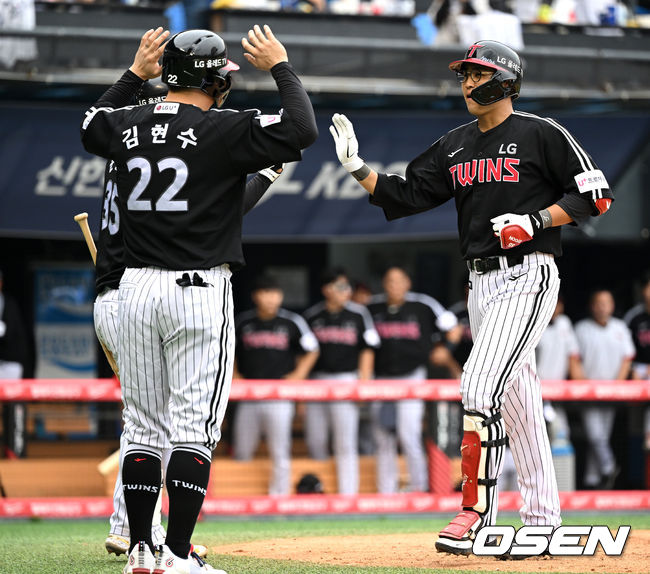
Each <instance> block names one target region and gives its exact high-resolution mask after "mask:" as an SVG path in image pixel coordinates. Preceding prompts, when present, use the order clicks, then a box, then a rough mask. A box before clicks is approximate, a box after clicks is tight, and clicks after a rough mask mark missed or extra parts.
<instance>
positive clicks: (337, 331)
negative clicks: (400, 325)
mask: <svg viewBox="0 0 650 574" xmlns="http://www.w3.org/2000/svg"><path fill="white" fill-rule="evenodd" d="M304 317H305V319H306V320H307V323H308V324H309V326H310V327H311V330H312V331H313V332H314V335H315V336H316V339H318V345H319V347H320V355H319V356H318V361H317V362H316V365H315V366H314V371H315V372H318V373H350V372H354V371H356V370H357V369H358V367H359V353H360V352H361V351H363V350H364V349H368V348H375V347H377V346H379V335H378V334H377V331H376V330H375V327H374V325H373V322H372V318H371V317H370V313H369V312H368V310H367V309H366V308H365V307H363V306H362V305H357V304H355V303H347V304H346V305H345V307H344V308H343V309H342V310H341V311H339V312H338V313H330V312H329V311H328V310H327V308H326V306H325V304H324V303H318V304H317V305H314V306H313V307H311V308H310V309H308V310H307V311H305V313H304Z"/></svg>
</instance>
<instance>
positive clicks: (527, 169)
mask: <svg viewBox="0 0 650 574" xmlns="http://www.w3.org/2000/svg"><path fill="white" fill-rule="evenodd" d="M452 198H453V199H454V200H455V202H456V209H457V211H458V230H459V235H460V249H461V254H462V256H463V258H464V259H472V258H475V257H486V256H495V255H503V253H504V252H503V250H502V249H501V245H500V241H499V238H498V237H495V236H494V232H493V230H492V223H491V222H490V219H492V218H493V217H496V216H498V215H502V214H504V213H516V214H527V213H531V212H536V211H539V210H541V209H546V208H547V207H549V206H550V205H553V204H554V203H556V202H557V203H559V205H560V207H562V208H563V209H564V211H566V212H567V214H568V215H570V216H571V217H572V218H573V220H574V221H576V222H582V221H583V220H584V219H585V214H589V215H593V216H596V215H598V214H599V213H600V211H599V209H602V207H601V204H602V202H603V201H605V200H607V199H609V200H611V199H613V195H612V192H611V190H610V189H609V186H608V184H607V181H606V179H605V177H604V175H603V174H602V172H601V171H600V170H599V169H598V168H597V167H596V165H595V164H594V161H593V160H592V159H591V157H590V156H589V154H588V153H587V152H585V151H584V150H583V149H582V147H581V146H580V144H579V143H578V141H577V140H576V139H575V138H574V137H573V136H572V135H571V134H570V133H569V132H568V131H567V130H566V128H564V127H563V126H561V125H560V124H558V123H557V122H556V121H554V120H552V119H550V118H541V117H539V116H535V115H533V114H527V113H523V112H514V113H513V114H511V115H510V116H509V117H508V118H507V119H506V120H505V121H504V122H502V123H501V124H499V125H498V126H496V127H495V128H493V129H491V130H489V131H487V132H481V131H480V130H479V128H478V124H477V121H476V120H475V121H473V122H471V123H469V124H466V125H463V126H460V127H458V128H456V129H455V130H452V131H450V132H448V133H447V134H446V135H444V136H443V137H441V138H440V139H439V140H438V141H436V142H435V143H434V144H433V145H432V146H431V147H430V148H429V149H427V150H426V151H425V152H424V153H422V154H421V155H419V156H418V157H416V158H415V159H414V160H413V161H411V162H410V163H409V165H408V166H407V168H406V177H405V178H402V177H400V176H398V175H387V174H379V177H378V180H377V185H376V187H375V191H374V195H372V196H370V201H371V203H373V204H375V205H379V206H380V207H382V208H383V209H384V213H385V214H386V217H387V218H388V219H396V218H399V217H405V216H407V215H411V214H414V213H419V212H422V211H426V210H428V209H431V208H433V207H437V206H438V205H441V204H443V203H445V202H446V201H447V200H449V199H452ZM534 251H541V252H544V253H552V254H554V255H556V256H557V255H561V253H562V249H561V243H560V227H553V228H548V229H545V230H542V231H540V232H538V233H536V235H535V236H534V237H533V239H532V240H531V241H526V242H524V243H522V244H521V245H519V246H518V247H515V248H513V249H509V250H508V253H509V254H512V255H515V256H516V255H518V254H526V253H532V252H534Z"/></svg>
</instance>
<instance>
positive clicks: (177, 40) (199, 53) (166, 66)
mask: <svg viewBox="0 0 650 574" xmlns="http://www.w3.org/2000/svg"><path fill="white" fill-rule="evenodd" d="M162 69H163V72H162V81H163V82H164V83H165V84H167V85H168V86H169V87H172V88H197V89H199V90H201V91H203V92H205V93H206V94H208V95H209V96H214V88H215V86H217V87H218V88H219V91H220V92H221V93H223V92H227V91H228V90H229V89H230V72H233V71H235V70H239V66H238V65H237V64H235V63H234V62H232V61H230V60H229V59H228V54H227V50H226V43H225V42H224V41H223V40H222V39H221V37H220V36H218V35H217V34H215V33H214V32H212V31H211V30H187V31H185V32H179V33H178V34H175V35H174V36H172V37H171V38H170V39H169V41H168V42H167V45H166V46H165V51H164V52H163V60H162Z"/></svg>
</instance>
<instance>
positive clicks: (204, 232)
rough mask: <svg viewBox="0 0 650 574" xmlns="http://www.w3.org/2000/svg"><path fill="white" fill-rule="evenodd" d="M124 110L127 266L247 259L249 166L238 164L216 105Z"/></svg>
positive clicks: (121, 190)
mask: <svg viewBox="0 0 650 574" xmlns="http://www.w3.org/2000/svg"><path fill="white" fill-rule="evenodd" d="M120 112H122V113H121V117H119V116H118V117H119V123H118V124H117V125H116V126H115V133H114V137H113V140H112V142H111V154H112V156H113V157H114V158H115V160H116V162H117V163H118V166H119V167H118V174H119V175H118V194H119V197H120V201H121V208H122V216H123V219H124V223H125V226H124V245H125V252H126V263H127V265H128V266H129V267H141V266H154V267H163V268H171V269H196V268H209V267H214V266H216V265H219V264H221V263H231V264H235V265H236V264H237V263H238V262H240V261H241V248H240V246H239V237H240V235H241V218H242V198H243V189H244V185H245V173H244V172H242V171H237V170H235V169H233V166H232V162H231V161H230V157H229V153H228V149H227V146H226V145H225V141H227V140H225V139H224V138H220V137H218V136H219V132H218V130H217V129H215V127H214V125H213V124H212V122H211V121H210V120H209V119H207V118H206V114H207V113H209V112H203V111H202V110H201V109H199V108H198V107H196V106H190V105H185V104H179V103H171V102H163V103H160V104H153V105H147V106H141V107H139V108H133V109H130V110H128V109H124V110H118V111H116V114H118V113H120ZM226 131H228V130H226ZM115 135H117V136H118V137H119V136H121V137H119V139H116V138H115ZM226 137H227V136H226Z"/></svg>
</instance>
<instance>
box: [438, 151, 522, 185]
mask: <svg viewBox="0 0 650 574" xmlns="http://www.w3.org/2000/svg"><path fill="white" fill-rule="evenodd" d="M518 165H519V159H518V158H515V157H498V158H497V159H492V158H486V159H473V160H472V161H465V162H461V163H457V164H456V165H452V166H451V167H450V168H449V173H451V179H452V181H453V182H454V189H456V182H458V183H459V184H460V185H462V186H463V187H465V186H468V185H473V183H474V180H476V182H477V183H490V182H491V181H504V182H514V183H517V182H518V181H519V170H518V169H517V166H518Z"/></svg>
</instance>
